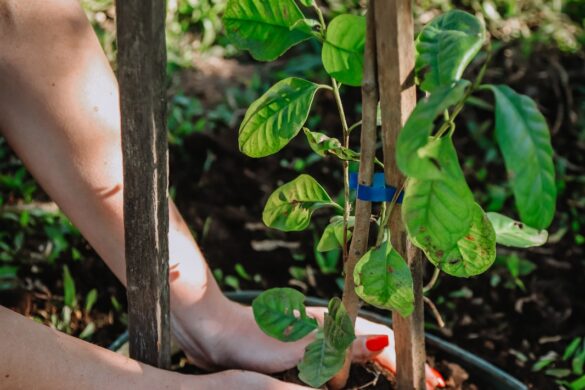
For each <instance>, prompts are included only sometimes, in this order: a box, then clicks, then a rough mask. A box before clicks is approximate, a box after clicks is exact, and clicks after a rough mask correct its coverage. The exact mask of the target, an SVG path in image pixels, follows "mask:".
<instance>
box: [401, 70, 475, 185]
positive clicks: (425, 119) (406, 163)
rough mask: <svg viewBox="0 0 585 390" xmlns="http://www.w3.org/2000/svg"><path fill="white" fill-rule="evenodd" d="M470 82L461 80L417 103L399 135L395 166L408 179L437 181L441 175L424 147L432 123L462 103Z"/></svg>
mask: <svg viewBox="0 0 585 390" xmlns="http://www.w3.org/2000/svg"><path fill="white" fill-rule="evenodd" d="M470 85H471V83H470V82H469V81H466V80H460V81H458V82H456V83H455V84H454V85H453V86H446V87H443V88H440V89H438V90H437V91H435V92H434V93H433V94H431V95H430V96H429V97H427V98H425V99H423V100H421V101H419V102H418V104H417V105H416V107H415V108H414V110H413V112H412V114H410V117H409V118H408V120H407V121H406V123H405V124H404V128H403V129H402V131H400V133H399V134H398V140H397V144H396V163H397V164H398V167H399V168H400V170H402V172H404V174H405V175H406V176H409V177H415V178H417V179H436V178H438V177H439V176H440V175H441V167H440V165H438V162H437V161H435V160H433V159H432V158H429V157H430V156H429V153H428V150H427V148H425V146H426V145H427V144H428V143H429V136H430V135H431V132H432V131H433V122H434V121H435V119H436V118H437V116H439V115H441V114H443V112H444V111H445V110H447V109H448V108H449V107H451V106H452V105H455V104H457V103H459V102H460V101H462V100H463V98H464V97H465V93H466V92H467V89H468V88H469V86H470Z"/></svg>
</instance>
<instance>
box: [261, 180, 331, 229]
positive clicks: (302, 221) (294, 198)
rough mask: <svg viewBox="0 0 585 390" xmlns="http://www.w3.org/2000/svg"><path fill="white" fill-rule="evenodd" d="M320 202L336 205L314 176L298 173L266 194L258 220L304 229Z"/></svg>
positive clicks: (321, 205)
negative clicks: (298, 174) (270, 193)
mask: <svg viewBox="0 0 585 390" xmlns="http://www.w3.org/2000/svg"><path fill="white" fill-rule="evenodd" d="M323 206H333V207H339V206H338V205H337V204H336V203H334V202H333V200H331V198H330V197H329V195H328V194H327V192H326V191H325V190H324V189H323V187H321V185H320V184H319V183H317V181H316V180H315V179H313V178H312V177H311V176H309V175H300V176H299V177H297V178H296V179H294V180H293V181H291V182H288V183H286V184H283V185H282V186H280V187H279V188H278V189H277V190H276V191H274V192H273V193H272V195H270V197H269V198H268V201H267V202H266V205H265V206H264V212H263V213H262V220H263V221H264V224H266V226H269V227H271V228H274V229H279V230H283V231H298V230H304V229H306V228H307V226H309V223H310V221H311V215H312V214H313V211H315V210H316V209H318V208H320V207H323Z"/></svg>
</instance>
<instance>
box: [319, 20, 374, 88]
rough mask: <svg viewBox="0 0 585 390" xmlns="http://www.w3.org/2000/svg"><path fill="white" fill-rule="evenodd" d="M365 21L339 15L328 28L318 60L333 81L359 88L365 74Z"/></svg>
mask: <svg viewBox="0 0 585 390" xmlns="http://www.w3.org/2000/svg"><path fill="white" fill-rule="evenodd" d="M365 44H366V18H365V17H363V16H357V15H348V14H344V15H339V16H337V17H336V18H335V19H333V20H332V21H331V23H330V24H329V27H327V33H326V37H325V42H323V51H322V52H321V58H322V59H323V66H324V67H325V70H326V71H327V73H329V75H331V77H333V78H334V79H335V80H337V81H339V82H341V83H343V84H347V85H352V86H355V87H358V86H360V85H361V83H362V75H363V72H364V70H363V69H364V47H365Z"/></svg>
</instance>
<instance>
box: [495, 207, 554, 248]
mask: <svg viewBox="0 0 585 390" xmlns="http://www.w3.org/2000/svg"><path fill="white" fill-rule="evenodd" d="M487 216H488V218H489V220H490V222H491V223H492V226H493V227H494V230H495V231H496V242H497V243H498V244H500V245H505V246H511V247H516V248H530V247H533V246H541V245H544V244H546V240H547V239H548V232H547V231H546V230H538V229H535V228H532V227H530V226H528V225H525V224H523V223H522V222H518V221H515V220H513V219H512V218H510V217H507V216H505V215H502V214H499V213H487Z"/></svg>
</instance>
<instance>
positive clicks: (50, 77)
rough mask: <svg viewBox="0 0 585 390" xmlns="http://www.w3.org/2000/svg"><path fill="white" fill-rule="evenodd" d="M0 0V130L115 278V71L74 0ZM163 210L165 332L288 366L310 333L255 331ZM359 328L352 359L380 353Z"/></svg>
mask: <svg viewBox="0 0 585 390" xmlns="http://www.w3.org/2000/svg"><path fill="white" fill-rule="evenodd" d="M0 7H3V12H0V15H3V16H2V18H3V20H2V23H0V85H2V88H1V89H0V131H2V134H3V135H4V136H5V137H6V139H7V140H8V142H9V143H10V145H11V146H12V148H13V149H14V150H15V151H16V153H17V154H18V155H19V156H20V157H21V159H22V160H23V161H24V163H25V164H26V166H27V167H28V169H29V171H30V172H31V173H32V174H33V176H34V177H35V178H36V179H37V181H38V182H39V183H40V184H41V185H42V187H43V188H44V189H45V191H46V192H47V193H48V194H49V195H50V196H51V198H52V199H53V200H54V201H55V202H56V203H57V204H58V205H59V207H60V208H61V209H62V210H63V212H64V213H65V214H66V215H67V216H68V217H69V218H70V219H71V220H72V222H73V223H74V224H75V225H76V226H77V227H78V228H79V230H80V231H81V233H82V234H83V235H84V236H85V237H86V238H87V240H88V241H89V242H90V243H91V245H92V246H93V247H94V249H95V250H96V251H97V252H98V254H99V255H100V256H101V257H102V258H103V259H104V261H105V262H106V263H107V264H108V266H109V267H110V269H112V271H113V272H114V273H115V274H116V276H117V277H118V278H119V279H120V280H121V281H122V282H123V283H124V282H125V260H124V228H123V204H122V189H123V187H122V186H123V179H122V153H121V135H120V112H119V106H118V87H117V83H116V79H115V76H114V74H113V72H112V70H111V69H110V66H109V64H108V61H107V59H106V58H105V56H104V54H103V52H102V50H101V48H100V46H99V43H98V41H97V38H96V36H95V34H94V33H93V31H92V29H91V26H90V25H89V23H88V21H87V19H86V18H85V15H84V14H83V12H82V10H81V8H80V7H79V4H78V3H77V2H76V1H74V0H50V1H40V0H36V1H28V2H21V1H14V0H0ZM169 209H170V223H169V226H170V229H169V253H170V264H171V267H172V269H173V275H172V278H171V284H170V292H171V312H172V313H171V314H172V325H173V333H174V335H175V337H176V338H177V339H178V341H179V342H180V344H181V345H182V347H183V348H184V349H185V351H186V352H187V354H188V355H189V356H190V358H191V359H192V360H193V361H195V362H196V363H198V364H199V365H200V366H207V367H213V366H221V367H238V368H245V369H252V370H257V371H260V372H276V371H280V370H283V369H286V368H290V367H292V366H294V365H295V364H296V363H297V362H298V361H299V360H300V358H301V356H302V354H303V351H304V348H305V346H306V345H307V343H308V342H309V339H305V340H302V341H300V342H297V343H289V344H284V343H281V342H279V341H276V340H274V339H271V338H269V337H268V336H266V335H264V334H263V333H262V332H261V331H260V330H259V329H258V327H257V326H256V325H255V323H254V319H253V316H252V312H251V310H250V308H248V307H243V306H240V305H238V304H235V303H233V302H230V301H229V300H227V299H226V298H225V297H224V295H223V294H222V293H221V291H220V289H219V287H218V285H217V283H216V282H215V280H214V278H213V276H212V275H211V272H210V270H209V267H208V266H207V264H206V262H205V259H204V257H203V255H202V254H201V251H200V250H199V248H198V247H197V244H196V243H195V241H194V240H193V238H192V236H191V234H190V231H189V228H188V226H187V224H186V223H185V222H184V220H183V219H182V217H181V215H180V213H179V212H178V210H177V209H176V207H175V206H174V204H173V203H172V201H171V202H170V204H169ZM320 315H322V314H320ZM360 324H362V322H360ZM366 329H369V328H367V327H366V326H365V325H363V324H362V325H359V327H358V329H357V331H358V333H361V334H362V335H363V337H361V338H360V339H359V340H358V341H357V342H356V344H355V345H354V357H355V358H356V359H358V360H364V359H367V358H369V357H373V356H374V355H376V354H377V353H379V352H380V351H368V350H367V348H365V345H366V339H367V336H366V334H371V333H369V332H368V331H366ZM383 333H384V334H386V333H387V334H391V331H390V329H388V328H384V332H383ZM390 347H393V346H392V345H391V346H390ZM250 348H254V350H255V351H256V352H255V353H254V354H250V350H251V349H250ZM389 349H390V348H387V350H389ZM387 352H388V353H389V354H388V359H387V365H388V366H389V367H390V368H392V367H394V366H395V365H394V366H393V364H394V363H393V362H394V360H393V355H392V354H391V353H390V352H389V351H385V352H384V354H383V355H384V356H385V354H386V353H387ZM381 356H382V355H381Z"/></svg>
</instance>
